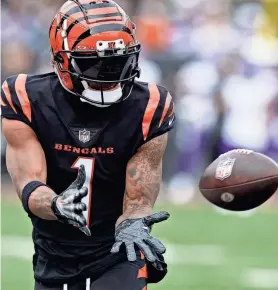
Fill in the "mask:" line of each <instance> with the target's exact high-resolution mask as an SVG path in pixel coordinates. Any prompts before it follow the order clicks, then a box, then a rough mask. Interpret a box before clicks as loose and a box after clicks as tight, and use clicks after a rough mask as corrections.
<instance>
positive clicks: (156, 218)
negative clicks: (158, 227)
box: [143, 211, 170, 227]
mask: <svg viewBox="0 0 278 290" xmlns="http://www.w3.org/2000/svg"><path fill="white" fill-rule="evenodd" d="M169 217H170V214H169V213H168V212H167V211H160V212H157V213H154V214H152V215H150V216H146V217H144V218H143V222H144V223H145V224H146V225H147V226H148V227H150V226H152V225H153V224H155V223H160V222H162V221H165V220H167V219H168V218H169Z"/></svg>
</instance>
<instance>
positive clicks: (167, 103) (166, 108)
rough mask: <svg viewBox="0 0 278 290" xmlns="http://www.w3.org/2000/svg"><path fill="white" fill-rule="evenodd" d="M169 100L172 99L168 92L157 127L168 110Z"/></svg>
mask: <svg viewBox="0 0 278 290" xmlns="http://www.w3.org/2000/svg"><path fill="white" fill-rule="evenodd" d="M171 101H172V97H171V95H170V93H168V94H167V98H166V102H165V106H164V109H163V113H162V116H161V119H160V122H159V127H161V125H162V123H163V121H164V119H165V117H166V114H167V112H168V110H169V107H170V105H171Z"/></svg>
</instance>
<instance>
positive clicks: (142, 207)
mask: <svg viewBox="0 0 278 290" xmlns="http://www.w3.org/2000/svg"><path fill="white" fill-rule="evenodd" d="M167 140H168V135H167V134H164V135H162V136H159V137H157V138H155V139H153V140H151V141H149V142H148V143H146V144H145V145H143V146H142V147H141V148H140V149H139V150H138V152H137V153H136V154H135V155H134V156H133V158H132V159H131V160H130V161H129V163H128V166H127V171H126V189H125V195H124V202H123V215H122V217H121V218H120V221H122V220H124V219H126V218H139V217H144V216H147V215H150V214H151V213H152V208H153V205H154V203H155V201H156V199H157V196H158V194H159V190H160V184H161V179H162V157H163V155H164V152H165V149H166V145H167ZM120 221H118V223H119V222H120Z"/></svg>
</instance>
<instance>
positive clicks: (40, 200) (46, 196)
mask: <svg viewBox="0 0 278 290" xmlns="http://www.w3.org/2000/svg"><path fill="white" fill-rule="evenodd" d="M55 196H56V193H55V192H54V191H52V190H51V189H50V188H48V187H43V186H41V187H39V188H38V189H36V190H35V191H34V192H32V194H31V196H30V198H29V208H30V210H31V211H32V213H33V214H34V215H36V216H38V217H40V218H42V219H45V220H57V217H56V216H55V215H54V213H53V212H52V210H51V203H52V200H53V198H54V197H55Z"/></svg>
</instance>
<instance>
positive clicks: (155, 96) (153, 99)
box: [142, 84, 160, 140]
mask: <svg viewBox="0 0 278 290" xmlns="http://www.w3.org/2000/svg"><path fill="white" fill-rule="evenodd" d="M149 91H150V98H149V102H148V105H147V107H146V110H145V114H144V118H143V123H142V130H143V136H144V140H146V139H147V137H148V134H149V131H150V126H151V123H152V119H153V116H154V114H155V111H156V109H157V107H158V104H159V101H160V93H159V90H158V87H157V85H155V84H149Z"/></svg>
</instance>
